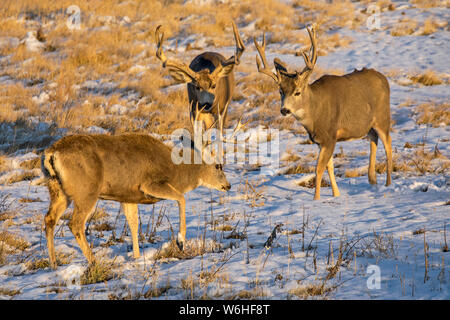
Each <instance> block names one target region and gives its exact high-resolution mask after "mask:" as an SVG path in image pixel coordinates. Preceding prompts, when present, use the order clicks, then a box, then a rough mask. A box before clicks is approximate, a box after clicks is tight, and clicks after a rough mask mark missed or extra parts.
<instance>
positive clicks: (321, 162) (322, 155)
mask: <svg viewBox="0 0 450 320" xmlns="http://www.w3.org/2000/svg"><path fill="white" fill-rule="evenodd" d="M335 144H336V143H334V144H333V145H331V146H320V152H319V159H318V160H317V165H316V192H315V194H314V200H319V199H320V185H321V183H322V176H323V172H324V171H325V167H326V166H327V165H328V162H329V161H330V158H331V156H332V155H333V150H334V145H335Z"/></svg>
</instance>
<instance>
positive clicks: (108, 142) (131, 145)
mask: <svg viewBox="0 0 450 320" xmlns="http://www.w3.org/2000/svg"><path fill="white" fill-rule="evenodd" d="M194 152H196V151H194ZM42 171H43V173H44V176H45V177H46V180H47V186H48V190H49V193H50V206H49V210H48V213H47V215H46V216H45V233H46V238H47V246H48V252H49V257H50V264H51V266H52V267H53V268H56V258H55V249H54V228H55V225H56V223H57V222H58V220H59V219H60V217H61V215H62V214H63V213H64V211H65V209H66V208H67V207H68V206H69V204H70V203H71V202H73V204H74V211H73V214H72V217H71V218H70V222H69V228H70V230H71V231H72V233H73V234H74V236H75V239H76V240H77V243H78V245H79V246H80V248H81V250H82V252H83V254H84V255H85V257H86V258H87V260H88V261H89V262H93V261H94V256H93V254H92V251H91V249H90V248H89V244H88V242H87V241H86V236H85V224H86V221H87V219H88V218H89V217H90V216H91V214H92V213H93V211H94V208H95V204H96V203H97V200H98V199H105V200H114V201H119V202H121V203H122V207H123V212H124V214H125V217H126V219H127V221H128V224H129V226H130V230H131V235H132V241H133V254H134V257H135V258H138V257H139V245H138V212H137V210H138V206H137V204H139V203H143V204H152V203H156V202H158V201H161V200H165V199H167V200H175V201H177V202H178V207H179V215H180V225H179V233H178V236H177V244H178V246H179V247H180V249H182V248H183V243H184V241H185V237H186V221H185V220H186V219H185V199H184V193H186V192H188V191H191V190H193V189H195V188H197V187H199V186H205V187H208V188H211V189H217V190H221V191H227V190H229V189H230V184H229V183H228V181H227V179H226V177H225V174H224V172H223V171H222V166H221V165H220V164H211V165H208V164H205V163H201V164H179V165H175V164H174V163H173V162H172V155H171V149H170V148H169V147H168V146H166V145H165V144H163V143H162V142H160V141H158V140H157V139H155V138H153V137H150V136H147V135H139V134H126V135H119V136H109V135H73V136H67V137H64V138H62V139H60V140H59V141H57V142H55V143H54V144H53V145H52V146H51V147H49V148H48V149H46V150H45V152H44V154H43V156H42Z"/></svg>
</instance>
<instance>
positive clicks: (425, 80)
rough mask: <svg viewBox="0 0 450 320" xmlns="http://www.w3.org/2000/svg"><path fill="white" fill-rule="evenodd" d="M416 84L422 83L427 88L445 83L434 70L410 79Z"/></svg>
mask: <svg viewBox="0 0 450 320" xmlns="http://www.w3.org/2000/svg"><path fill="white" fill-rule="evenodd" d="M409 78H410V79H411V80H412V81H413V82H414V83H420V84H423V85H425V86H434V85H439V84H442V83H443V79H442V78H441V77H440V76H439V75H437V74H436V73H435V72H434V71H432V70H427V71H425V72H424V73H422V74H417V75H414V76H410V77H409Z"/></svg>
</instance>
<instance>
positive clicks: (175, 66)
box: [155, 25, 197, 80]
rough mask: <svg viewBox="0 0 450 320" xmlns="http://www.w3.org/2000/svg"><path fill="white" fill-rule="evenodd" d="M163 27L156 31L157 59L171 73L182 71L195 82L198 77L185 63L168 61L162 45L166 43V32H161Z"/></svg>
mask: <svg viewBox="0 0 450 320" xmlns="http://www.w3.org/2000/svg"><path fill="white" fill-rule="evenodd" d="M161 27H162V25H159V26H158V27H157V28H156V31H155V42H156V45H157V50H156V57H157V58H158V59H159V60H161V61H162V63H163V67H164V68H165V67H167V68H169V71H181V72H183V73H184V74H186V75H187V76H189V77H190V78H192V79H193V80H195V79H196V78H197V75H196V74H195V72H194V71H192V70H191V69H190V68H189V67H188V66H187V65H185V64H184V63H179V62H175V61H172V60H169V59H167V57H166V55H165V54H164V52H163V49H162V43H163V41H164V32H161V31H160V29H161Z"/></svg>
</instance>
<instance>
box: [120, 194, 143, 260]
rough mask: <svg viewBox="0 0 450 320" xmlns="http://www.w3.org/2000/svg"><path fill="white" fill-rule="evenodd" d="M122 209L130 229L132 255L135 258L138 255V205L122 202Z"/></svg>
mask: <svg viewBox="0 0 450 320" xmlns="http://www.w3.org/2000/svg"><path fill="white" fill-rule="evenodd" d="M122 209H123V213H124V214H125V217H126V218H127V222H128V225H129V226H130V230H131V238H132V240H133V256H134V258H135V259H137V258H139V256H140V255H139V239H138V227H139V219H138V205H137V204H136V203H122Z"/></svg>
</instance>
